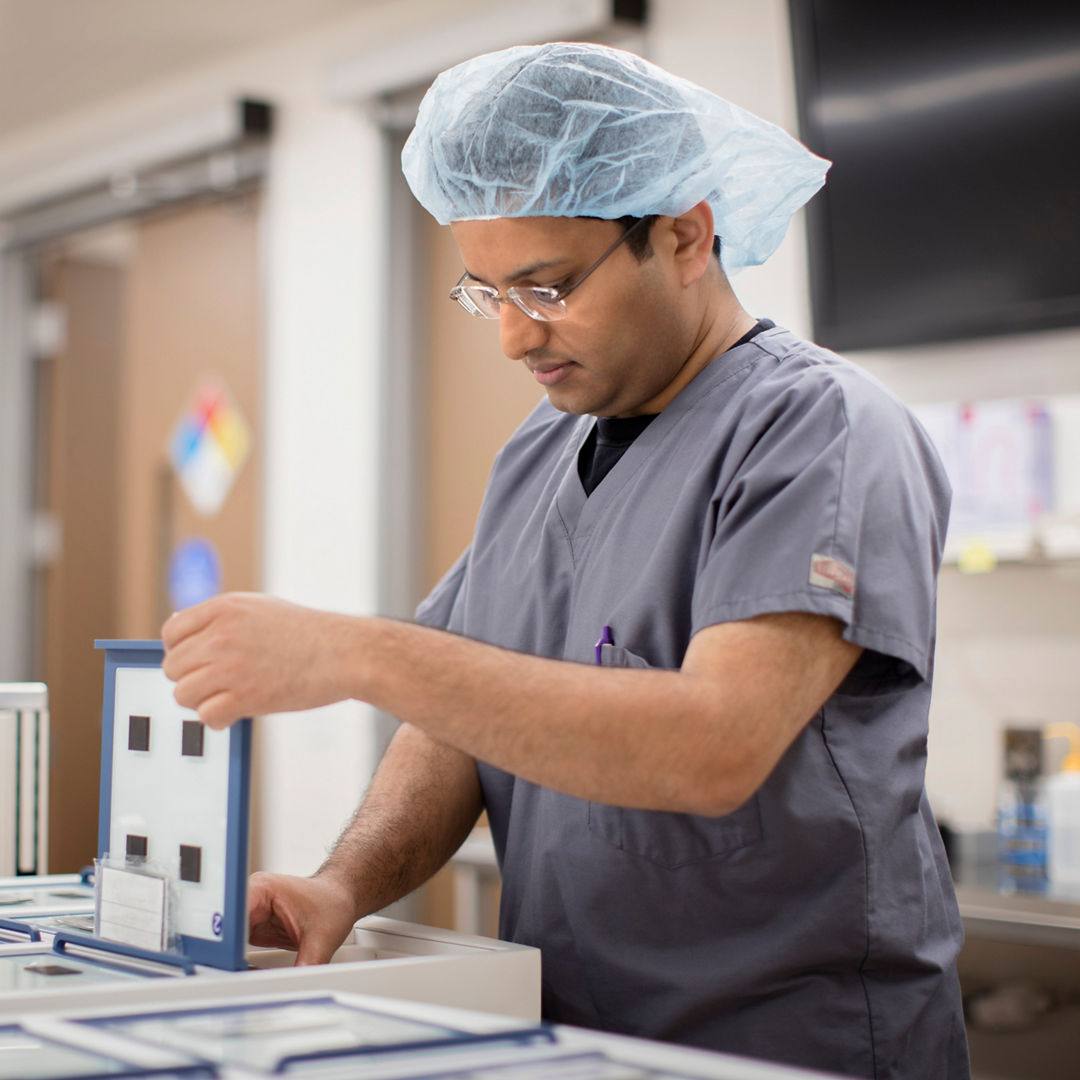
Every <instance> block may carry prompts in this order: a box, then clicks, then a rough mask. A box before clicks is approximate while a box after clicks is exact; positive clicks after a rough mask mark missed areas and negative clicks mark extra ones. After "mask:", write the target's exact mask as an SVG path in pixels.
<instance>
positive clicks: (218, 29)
mask: <svg viewBox="0 0 1080 1080" xmlns="http://www.w3.org/2000/svg"><path fill="white" fill-rule="evenodd" d="M373 2H374V0H0V138H3V137H5V136H7V135H9V134H11V133H12V132H14V131H17V130H19V129H20V128H25V127H30V126H32V125H35V124H39V123H42V122H43V121H46V120H48V119H49V118H51V117H53V116H56V115H59V114H61V113H64V112H66V111H68V110H69V109H73V108H76V107H80V106H84V105H86V104H87V103H88V102H92V101H94V100H95V99H105V98H108V97H112V96H113V95H116V94H122V93H124V92H125V91H129V90H132V89H134V88H135V87H137V86H139V85H140V84H141V83H143V82H146V81H147V80H157V79H162V78H168V77H169V76H170V75H178V74H180V73H181V72H183V71H184V70H185V69H190V68H195V67H200V66H202V65H205V64H211V63H213V62H214V61H215V60H218V59H221V58H223V57H225V56H226V55H227V54H229V53H232V52H239V51H242V50H244V49H247V48H252V47H255V46H258V45H262V44H266V43H268V42H272V41H275V40H277V39H281V38H284V37H287V36H288V35H290V34H293V33H297V32H299V31H302V30H305V29H308V28H311V27H315V26H318V25H319V24H320V23H324V22H329V21H331V20H333V19H335V18H338V17H340V16H344V15H347V14H348V13H350V12H354V11H356V10H357V9H358V8H360V7H364V6H366V5H368V4H371V3H373Z"/></svg>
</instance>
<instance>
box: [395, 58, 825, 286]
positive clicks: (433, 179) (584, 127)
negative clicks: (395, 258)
mask: <svg viewBox="0 0 1080 1080" xmlns="http://www.w3.org/2000/svg"><path fill="white" fill-rule="evenodd" d="M401 160H402V168H403V169H404V172H405V177H406V179H407V180H408V182H409V186H410V187H411V188H412V191H413V194H414V195H415V196H416V198H417V199H418V200H419V202H420V203H421V205H422V206H423V207H424V208H425V209H426V210H427V211H428V212H429V213H430V214H431V215H432V216H433V217H434V218H435V219H436V220H437V221H438V222H439V223H440V224H441V225H447V224H449V223H450V222H452V221H470V220H484V219H490V218H503V217H597V218H609V219H615V218H620V217H623V216H624V215H633V216H634V217H645V216H647V215H649V214H665V215H671V216H678V215H679V214H683V213H685V212H686V211H687V210H689V209H690V208H691V207H692V206H696V205H697V203H699V202H701V200H702V199H707V200H708V202H709V205H710V206H711V207H712V212H713V218H714V221H715V231H716V234H717V235H718V236H719V237H720V238H721V252H722V254H721V258H722V260H723V264H724V267H725V269H727V270H729V271H731V270H737V269H738V268H740V267H743V266H753V265H756V264H758V263H763V262H764V261H765V260H766V259H767V258H768V257H769V256H770V255H771V254H772V253H773V252H774V251H775V250H776V248H777V247H778V246H779V244H780V241H781V240H782V239H783V238H784V233H785V232H786V230H787V226H788V221H789V220H790V219H791V216H792V214H794V213H795V211H796V210H798V209H799V207H800V206H802V205H803V204H804V203H805V202H806V201H807V200H808V199H809V198H810V196H811V195H813V194H814V192H815V191H817V190H818V188H820V187H821V185H822V184H823V183H824V181H825V172H826V170H827V169H828V167H829V162H827V161H824V160H823V159H821V158H819V157H816V156H815V155H814V154H812V153H811V152H810V151H809V150H807V149H806V147H805V146H803V145H802V144H801V143H799V142H797V141H796V140H795V139H793V138H792V137H791V136H790V135H788V134H787V133H786V132H784V131H783V130H781V129H780V128H778V127H777V126H776V125H775V124H770V123H768V122H767V121H765V120H762V119H760V118H759V117H757V116H754V115H753V114H751V113H748V112H745V111H744V110H742V109H740V108H738V107H737V106H735V105H732V104H731V103H730V102H728V101H725V100H724V99H723V98H720V97H717V96H716V95H715V94H712V93H710V92H709V91H707V90H704V89H702V88H701V87H700V86H695V85H694V84H693V83H691V82H688V81H687V80H685V79H680V78H678V77H677V76H675V75H671V74H669V73H668V72H666V71H664V70H663V69H662V68H658V67H657V66H656V65H655V64H650V63H649V62H648V61H646V60H642V59H641V57H639V56H635V55H634V54H633V53H628V52H623V51H622V50H620V49H611V48H607V47H606V46H602V45H592V44H582V43H570V42H553V43H549V44H547V45H529V46H515V47H514V48H510V49H503V50H502V51H500V52H494V53H487V54H485V55H483V56H477V57H475V58H474V59H472V60H468V61H466V62H465V63H463V64H458V65H457V66H456V67H452V68H450V69H449V70H448V71H444V72H443V73H442V74H441V75H439V77H438V78H437V79H436V80H435V82H434V83H433V84H432V86H431V88H430V89H429V90H428V92H427V94H426V95H425V96H424V99H423V101H422V102H421V103H420V110H419V113H418V115H417V119H416V127H415V128H414V130H413V132H412V134H411V135H410V136H409V139H408V141H407V142H406V144H405V149H404V151H403V152H402V155H401Z"/></svg>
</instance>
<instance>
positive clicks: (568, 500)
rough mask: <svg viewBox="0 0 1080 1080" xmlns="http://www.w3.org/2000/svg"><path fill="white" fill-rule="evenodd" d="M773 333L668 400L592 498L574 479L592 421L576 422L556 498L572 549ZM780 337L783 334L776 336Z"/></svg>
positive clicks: (725, 357) (727, 355) (740, 348)
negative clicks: (672, 434)
mask: <svg viewBox="0 0 1080 1080" xmlns="http://www.w3.org/2000/svg"><path fill="white" fill-rule="evenodd" d="M777 329H778V328H776V327H770V328H769V329H768V330H764V331H762V332H761V333H760V334H758V335H756V336H755V337H754V338H752V339H751V340H750V341H748V342H745V343H744V344H742V345H735V346H733V347H732V348H730V349H727V350H725V351H724V352H723V353H721V354H720V355H719V356H717V357H716V358H715V359H714V360H712V361H711V362H710V363H709V364H707V365H706V366H705V367H704V368H702V370H701V371H699V372H698V373H697V375H695V376H694V378H693V379H691V380H690V382H689V383H687V384H686V386H684V387H683V388H682V390H680V391H679V393H678V395H677V396H676V397H675V398H673V399H672V401H671V402H670V403H669V404H668V406H667V408H665V409H664V410H663V412H661V413H660V414H659V415H658V416H657V417H656V419H655V420H653V422H652V423H651V424H649V426H648V427H647V428H646V429H645V430H644V431H643V432H642V433H641V434H640V435H639V436H638V437H637V438H636V439H635V440H634V442H633V444H632V445H631V446H630V447H629V448H628V449H627V451H626V453H625V454H623V456H622V457H621V458H620V459H619V460H618V461H617V462H616V463H615V465H614V466H613V467H612V469H611V471H610V472H609V473H608V474H607V475H606V476H605V477H604V479H603V480H601V482H600V483H599V484H598V485H597V486H596V489H595V490H594V491H593V493H592V495H589V496H586V494H585V488H584V487H583V486H582V483H581V478H580V477H579V476H578V470H577V459H578V454H579V453H580V451H581V447H582V446H583V445H584V443H585V440H586V439H587V438H588V437H589V433H590V432H591V431H592V428H593V422H594V420H595V417H592V416H588V415H586V416H581V417H579V418H578V421H577V423H576V425H575V427H574V429H573V431H572V434H571V437H570V438H569V439H568V447H567V448H568V449H569V450H570V451H571V452H570V453H569V454H568V455H564V457H563V460H562V462H561V466H562V468H563V478H562V481H561V482H560V484H559V487H558V490H557V492H556V494H555V502H556V506H557V508H558V511H559V516H560V517H561V518H562V522H563V525H564V527H565V528H566V532H567V539H568V540H569V541H570V544H571V547H572V548H579V547H580V545H582V544H583V543H584V542H585V541H586V540H587V538H588V536H589V534H590V533H591V532H592V530H593V527H594V526H595V525H596V523H597V521H598V520H599V519H600V517H601V516H602V515H603V514H604V512H605V510H606V509H607V507H608V506H609V505H610V504H611V503H612V502H613V501H614V500H615V499H616V498H617V497H618V495H619V494H620V493H621V492H622V490H623V488H624V487H625V486H626V484H627V483H628V482H629V480H630V479H631V477H633V476H634V474H635V473H636V472H637V471H638V469H639V468H640V467H641V465H642V464H643V463H644V462H645V461H646V460H647V459H648V458H649V457H651V456H652V454H653V452H654V450H655V449H656V447H658V446H659V445H660V444H661V443H662V442H663V441H664V439H666V438H667V436H668V433H669V432H670V431H671V430H672V429H673V428H674V427H675V426H676V425H677V424H678V423H679V421H680V419H681V418H682V417H683V416H685V415H686V414H687V413H688V412H689V411H691V410H692V409H694V408H696V407H697V406H698V405H699V404H700V403H701V401H702V400H703V399H704V398H705V397H706V396H707V395H709V394H710V393H711V392H712V391H713V390H714V389H716V388H718V387H720V386H721V385H723V384H724V383H725V382H726V381H727V380H728V379H729V378H731V377H732V376H734V375H736V374H738V372H739V371H741V370H743V369H744V368H745V367H746V366H747V365H749V364H750V363H752V362H753V361H754V360H755V359H756V358H757V357H758V356H760V355H761V352H760V350H758V349H757V348H756V345H755V343H756V342H757V341H759V340H763V339H765V338H766V337H767V336H771V335H773V334H775V333H776V332H777ZM781 332H783V331H781Z"/></svg>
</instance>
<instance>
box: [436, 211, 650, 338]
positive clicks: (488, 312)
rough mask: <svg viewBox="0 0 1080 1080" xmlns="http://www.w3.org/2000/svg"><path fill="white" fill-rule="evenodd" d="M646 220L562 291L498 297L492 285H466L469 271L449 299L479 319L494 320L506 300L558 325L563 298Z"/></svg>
mask: <svg viewBox="0 0 1080 1080" xmlns="http://www.w3.org/2000/svg"><path fill="white" fill-rule="evenodd" d="M648 220H649V219H648V218H639V219H638V220H637V221H635V222H634V224H633V225H631V226H630V228H629V229H627V230H626V232H624V233H623V234H622V236H620V237H619V239H618V240H616V241H615V243H614V244H612V245H611V247H609V248H608V249H607V251H605V252H604V254H603V255H601V256H600V258H599V259H597V260H596V262H594V263H593V264H592V266H590V267H589V269H588V270H586V271H585V273H584V274H582V275H581V277H579V278H578V279H577V281H575V282H573V283H572V284H570V285H564V286H563V287H562V288H561V289H553V288H551V287H549V286H543V285H511V286H510V288H509V289H507V290H506V295H505V296H500V295H499V292H498V290H497V289H496V288H495V287H494V286H492V285H476V284H473V285H466V284H465V279H466V278H467V277H468V276H469V272H468V271H466V272H465V273H464V274H462V275H461V277H460V278H459V279H458V283H457V284H456V285H455V286H454V287H453V288H452V289H451V290H450V299H451V300H456V301H457V302H458V303H459V304H460V305H461V306H462V307H463V308H464V309H465V310H466V311H467V312H468V313H469V314H470V315H474V316H476V318H478V319H497V318H498V317H499V311H500V309H501V307H502V305H503V304H505V303H506V302H507V300H509V301H510V302H511V303H513V304H514V305H515V306H516V307H517V308H518V309H519V310H521V311H523V312H524V313H525V314H526V315H528V316H529V318H530V319H538V320H539V321H540V322H558V321H559V319H565V318H566V314H567V312H566V303H565V301H566V298H567V297H568V296H569V295H570V294H571V293H572V292H573V291H574V290H575V289H576V288H577V287H578V286H579V285H581V284H582V283H583V282H584V281H585V279H586V278H587V277H588V276H589V275H590V274H591V273H592V272H593V271H594V270H595V269H596V268H597V267H598V266H599V265H600V264H601V263H602V262H603V261H604V260H605V259H606V258H607V257H608V256H609V255H611V254H613V253H614V252H615V249H616V248H618V247H619V246H620V245H621V244H622V243H623V241H624V240H626V239H627V238H628V237H629V236H630V234H631V233H632V232H634V230H635V229H637V228H639V227H640V226H641V225H644V224H645V223H646V222H647V221H648Z"/></svg>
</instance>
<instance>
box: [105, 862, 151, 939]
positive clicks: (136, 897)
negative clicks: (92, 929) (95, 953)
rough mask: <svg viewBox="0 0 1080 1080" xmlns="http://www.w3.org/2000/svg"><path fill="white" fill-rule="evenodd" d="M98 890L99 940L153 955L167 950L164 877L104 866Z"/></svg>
mask: <svg viewBox="0 0 1080 1080" xmlns="http://www.w3.org/2000/svg"><path fill="white" fill-rule="evenodd" d="M98 889H99V893H98V919H97V935H98V937H103V938H106V939H107V940H109V941H119V942H122V943H123V944H124V945H134V946H136V947H137V948H140V949H150V950H152V951H153V952H162V951H163V950H164V948H165V880H164V878H159V877H151V876H150V875H149V874H134V873H131V872H130V871H127V870H117V869H115V868H113V867H108V866H102V867H99V868H98Z"/></svg>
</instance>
